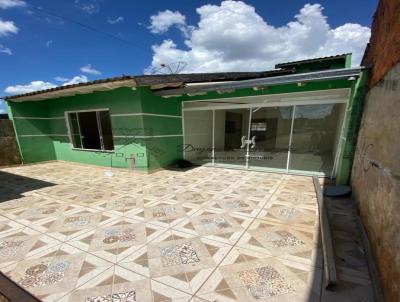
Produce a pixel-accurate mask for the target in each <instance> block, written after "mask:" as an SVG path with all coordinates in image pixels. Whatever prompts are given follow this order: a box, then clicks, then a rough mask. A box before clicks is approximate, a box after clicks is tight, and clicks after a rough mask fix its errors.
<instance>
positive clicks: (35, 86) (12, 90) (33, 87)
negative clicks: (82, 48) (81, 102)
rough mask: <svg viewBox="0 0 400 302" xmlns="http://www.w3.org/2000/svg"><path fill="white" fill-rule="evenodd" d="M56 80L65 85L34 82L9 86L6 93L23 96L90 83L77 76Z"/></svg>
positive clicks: (82, 76) (57, 78) (84, 77)
mask: <svg viewBox="0 0 400 302" xmlns="http://www.w3.org/2000/svg"><path fill="white" fill-rule="evenodd" d="M54 79H55V80H56V81H59V82H64V83H62V84H61V85H55V84H53V83H51V82H45V81H32V82H30V83H29V84H26V85H14V86H8V87H7V88H6V89H5V90H4V92H5V93H8V94H23V93H29V92H34V91H39V90H46V89H50V88H55V87H57V86H66V85H73V84H79V83H86V82H87V81H88V78H87V77H86V76H85V75H79V76H75V77H73V78H71V79H68V78H64V77H55V78H54Z"/></svg>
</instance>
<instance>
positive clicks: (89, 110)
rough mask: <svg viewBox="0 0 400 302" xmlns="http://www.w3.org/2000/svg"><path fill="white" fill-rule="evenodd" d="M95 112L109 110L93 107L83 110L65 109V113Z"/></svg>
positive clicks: (108, 109) (107, 109)
mask: <svg viewBox="0 0 400 302" xmlns="http://www.w3.org/2000/svg"><path fill="white" fill-rule="evenodd" d="M95 111H96V112H97V111H110V112H111V110H110V108H93V109H85V110H70V111H65V113H73V112H95Z"/></svg>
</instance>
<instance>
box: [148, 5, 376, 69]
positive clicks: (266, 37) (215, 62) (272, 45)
mask: <svg viewBox="0 0 400 302" xmlns="http://www.w3.org/2000/svg"><path fill="white" fill-rule="evenodd" d="M322 11H323V7H322V6H321V5H320V4H314V5H311V4H306V5H305V6H304V7H303V8H302V9H301V10H300V12H299V13H298V14H297V15H296V16H295V17H294V20H293V21H291V22H289V23H287V24H286V25H284V26H281V27H275V26H273V25H271V24H268V22H267V20H264V19H263V18H262V17H261V16H260V15H258V14H257V12H256V11H255V8H254V7H253V6H250V5H248V4H246V3H244V2H242V1H222V2H221V4H220V5H204V6H201V7H199V8H198V9H197V13H198V14H199V17H200V21H199V23H198V24H197V26H196V27H192V29H191V30H190V32H189V33H188V37H187V38H186V39H185V42H184V43H185V45H186V47H185V48H179V47H178V46H177V45H176V43H175V42H174V41H172V40H169V39H168V40H164V41H163V42H162V43H160V44H157V45H153V52H154V53H153V59H152V64H151V66H150V68H149V69H147V71H149V70H151V69H157V68H159V67H160V65H161V64H171V63H173V62H177V61H184V62H186V63H187V64H188V65H187V68H186V69H185V70H184V72H210V71H241V70H266V69H271V68H274V65H275V64H276V63H281V62H288V61H294V60H301V59H307V58H314V57H323V56H329V55H335V54H340V53H347V52H352V53H353V64H354V65H357V64H359V63H360V61H361V58H362V55H363V52H364V48H365V46H366V44H367V42H368V40H369V37H370V29H369V28H368V27H363V26H361V25H359V24H352V23H346V24H344V25H342V26H339V27H336V28H331V27H330V25H329V23H328V22H327V18H326V16H324V15H323V13H322ZM171 13H172V12H171ZM159 15H160V13H159V14H158V15H157V16H159ZM153 17H155V16H152V17H151V22H152V26H151V27H150V29H151V31H152V32H156V33H159V32H161V33H162V32H165V31H167V30H168V29H169V28H170V27H171V25H172V24H181V25H182V24H185V23H184V21H185V18H184V16H181V17H180V18H177V19H176V21H175V22H172V21H171V22H169V23H168V22H167V21H165V22H158V23H157V22H155V23H154V24H157V25H153V20H158V19H153ZM161 19H162V18H161ZM171 19H173V18H171ZM166 20H167V19H166ZM179 20H180V21H179ZM176 22H179V23H176Z"/></svg>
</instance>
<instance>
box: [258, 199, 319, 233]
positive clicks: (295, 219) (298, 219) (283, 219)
mask: <svg viewBox="0 0 400 302" xmlns="http://www.w3.org/2000/svg"><path fill="white" fill-rule="evenodd" d="M318 217H319V216H318V212H317V210H310V209H304V208H299V207H296V206H289V207H288V206H281V205H276V204H272V205H271V206H269V207H268V208H264V209H263V210H262V211H261V212H260V213H259V214H258V215H257V219H262V220H268V221H270V222H273V223H281V224H290V225H295V226H299V227H303V228H312V229H314V228H315V227H316V226H317V224H318V219H319V218H318Z"/></svg>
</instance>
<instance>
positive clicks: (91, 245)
mask: <svg viewBox="0 0 400 302" xmlns="http://www.w3.org/2000/svg"><path fill="white" fill-rule="evenodd" d="M165 231H166V229H164V228H161V227H158V226H156V225H153V224H148V223H146V224H145V223H139V222H138V221H135V220H132V219H128V218H122V217H121V219H117V220H114V221H112V222H111V223H110V224H107V225H104V226H102V227H100V228H96V229H93V230H91V231H88V232H85V233H83V234H82V235H79V236H77V237H74V238H72V239H71V240H69V241H67V242H68V244H70V245H72V246H74V247H77V248H79V249H81V250H84V251H86V252H90V253H92V254H94V255H96V256H98V257H100V258H103V259H105V260H108V261H111V262H113V263H116V262H118V261H120V260H122V259H123V258H125V257H127V256H128V255H130V254H132V253H133V252H134V251H135V250H137V249H139V248H140V247H141V246H143V245H145V244H147V243H149V242H150V241H151V240H153V239H154V238H156V237H157V236H159V235H161V234H162V233H164V232H165Z"/></svg>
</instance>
